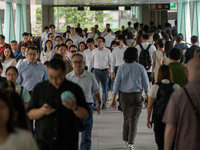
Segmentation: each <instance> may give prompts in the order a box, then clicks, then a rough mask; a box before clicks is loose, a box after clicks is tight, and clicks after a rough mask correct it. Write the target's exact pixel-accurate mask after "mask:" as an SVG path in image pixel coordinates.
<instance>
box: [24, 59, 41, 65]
mask: <svg viewBox="0 0 200 150" xmlns="http://www.w3.org/2000/svg"><path fill="white" fill-rule="evenodd" d="M26 64H27V65H33V64H31V63H30V61H29V60H28V61H26ZM38 64H39V61H38V60H37V61H36V63H35V64H34V65H38Z"/></svg>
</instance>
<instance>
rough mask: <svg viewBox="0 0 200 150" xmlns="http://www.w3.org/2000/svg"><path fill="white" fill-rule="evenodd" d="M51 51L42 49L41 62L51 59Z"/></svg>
mask: <svg viewBox="0 0 200 150" xmlns="http://www.w3.org/2000/svg"><path fill="white" fill-rule="evenodd" d="M50 56H51V51H50V52H49V53H48V52H45V51H44V50H43V51H41V54H40V60H41V63H43V64H44V63H45V62H46V61H50V59H51V57H50Z"/></svg>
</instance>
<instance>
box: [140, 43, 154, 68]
mask: <svg viewBox="0 0 200 150" xmlns="http://www.w3.org/2000/svg"><path fill="white" fill-rule="evenodd" d="M139 46H140V48H141V50H142V51H141V53H140V57H139V63H140V64H141V65H143V66H144V68H145V69H146V70H149V69H150V68H151V57H150V54H149V48H150V47H151V44H149V45H148V47H147V49H144V47H143V46H142V44H139Z"/></svg>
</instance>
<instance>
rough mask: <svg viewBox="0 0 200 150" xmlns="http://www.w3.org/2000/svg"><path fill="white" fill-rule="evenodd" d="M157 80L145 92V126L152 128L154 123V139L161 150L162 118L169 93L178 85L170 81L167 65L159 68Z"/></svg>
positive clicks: (162, 136) (162, 141) (169, 71)
mask: <svg viewBox="0 0 200 150" xmlns="http://www.w3.org/2000/svg"><path fill="white" fill-rule="evenodd" d="M157 81H158V82H156V83H155V84H154V85H153V86H152V87H151V89H150V90H149V92H148V94H147V95H148V106H147V127H148V128H152V124H154V133H155V141H156V144H157V146H158V150H163V147H164V130H165V124H164V123H162V118H163V115H164V112H165V108H166V106H167V103H168V101H169V98H170V95H171V94H172V93H173V91H174V90H177V89H179V88H180V86H179V85H178V84H176V83H174V82H172V73H171V70H170V68H169V66H167V65H162V66H161V67H160V68H159V70H158V77H157ZM151 116H152V118H151ZM150 118H151V119H150Z"/></svg>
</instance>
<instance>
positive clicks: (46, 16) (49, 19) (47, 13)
mask: <svg viewBox="0 0 200 150" xmlns="http://www.w3.org/2000/svg"><path fill="white" fill-rule="evenodd" d="M53 8H54V7H53V6H46V5H45V6H42V28H44V27H45V26H49V25H50V24H54V20H53V13H54V11H53Z"/></svg>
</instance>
